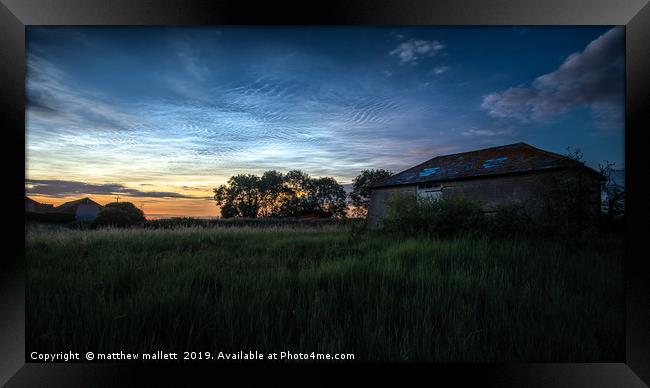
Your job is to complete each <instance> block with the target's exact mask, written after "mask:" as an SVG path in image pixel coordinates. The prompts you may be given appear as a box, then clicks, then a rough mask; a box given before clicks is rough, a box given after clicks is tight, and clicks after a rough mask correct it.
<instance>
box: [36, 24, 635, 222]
mask: <svg viewBox="0 0 650 388" xmlns="http://www.w3.org/2000/svg"><path fill="white" fill-rule="evenodd" d="M624 37H625V36H624V29H623V28H622V27H445V28H442V27H372V28H370V27H218V28H217V27H183V28H175V27H28V30H27V93H28V104H27V111H26V118H27V121H26V177H27V178H26V182H25V187H26V192H27V194H28V195H29V196H30V197H32V198H34V199H36V200H39V201H42V202H45V203H54V204H59V203H62V202H65V201H68V200H71V199H77V198H81V197H83V196H90V197H91V198H93V199H95V200H98V201H99V202H100V203H105V202H109V201H114V200H115V197H116V196H119V197H120V198H121V200H125V201H131V202H133V203H135V204H136V205H138V206H141V207H142V208H143V210H144V211H145V213H146V214H147V216H148V217H150V218H155V217H164V216H180V215H185V216H216V215H218V214H219V212H218V209H217V208H216V206H215V205H214V202H213V201H211V200H210V199H211V197H212V194H213V193H212V189H213V188H214V187H216V186H218V185H219V184H222V183H225V181H226V180H227V179H228V177H230V176H231V175H234V174H237V173H256V174H261V173H262V172H263V171H265V170H270V169H275V170H279V171H288V170H291V169H301V170H303V171H305V172H307V173H309V174H310V175H312V176H332V177H335V178H336V179H337V180H338V181H339V182H340V183H344V184H346V183H350V182H351V181H352V179H353V178H354V177H355V176H356V175H357V174H358V173H359V172H360V171H361V170H363V169H368V168H385V169H389V170H392V171H394V172H399V171H402V170H404V169H406V168H409V167H411V166H413V165H415V164H417V163H420V162H423V161H425V160H427V159H430V158H432V157H434V156H437V155H443V154H450V153H456V152H462V151H468V150H472V149H479V148H486V147H491V146H497V145H503V144H509V143H514V142H518V141H524V142H527V143H529V144H531V145H533V146H536V147H539V148H543V149H546V150H549V151H554V152H557V153H563V154H564V153H566V152H567V147H571V148H572V149H575V148H580V149H581V150H582V152H583V154H584V158H585V160H586V161H587V163H588V165H590V166H592V167H597V166H598V164H599V163H603V162H604V161H606V160H607V161H611V162H615V163H616V166H617V167H619V168H623V167H624V165H623V163H624V61H625V52H624Z"/></svg>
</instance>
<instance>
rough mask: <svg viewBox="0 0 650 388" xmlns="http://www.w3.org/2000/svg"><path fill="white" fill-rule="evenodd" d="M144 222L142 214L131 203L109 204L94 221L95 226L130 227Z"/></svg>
mask: <svg viewBox="0 0 650 388" xmlns="http://www.w3.org/2000/svg"><path fill="white" fill-rule="evenodd" d="M144 221H145V218H144V212H143V211H142V210H140V209H138V208H137V207H135V205H134V204H132V203H131V202H111V203H109V204H107V205H106V206H104V208H103V209H102V210H101V211H100V212H99V215H98V216H97V218H96V219H95V222H94V225H95V226H116V227H124V226H132V225H137V224H140V223H142V222H144Z"/></svg>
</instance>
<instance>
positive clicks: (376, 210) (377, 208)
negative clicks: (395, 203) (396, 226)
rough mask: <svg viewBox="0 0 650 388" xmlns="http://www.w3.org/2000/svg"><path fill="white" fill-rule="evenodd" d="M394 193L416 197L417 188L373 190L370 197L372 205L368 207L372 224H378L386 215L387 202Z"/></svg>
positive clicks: (402, 187) (401, 187)
mask: <svg viewBox="0 0 650 388" xmlns="http://www.w3.org/2000/svg"><path fill="white" fill-rule="evenodd" d="M393 193H404V194H410V195H415V193H416V186H415V185H413V186H398V187H388V188H380V189H373V190H372V195H371V196H370V205H369V206H368V220H369V221H370V223H372V224H377V222H379V220H380V219H381V218H382V217H383V216H385V215H386V212H387V211H388V206H387V205H386V201H387V200H388V198H389V197H390V196H391V195H392V194H393Z"/></svg>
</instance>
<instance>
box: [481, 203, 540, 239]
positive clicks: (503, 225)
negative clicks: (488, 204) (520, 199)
mask: <svg viewBox="0 0 650 388" xmlns="http://www.w3.org/2000/svg"><path fill="white" fill-rule="evenodd" d="M488 221H489V229H490V232H491V234H493V235H496V236H498V237H512V236H519V235H528V234H531V233H534V232H537V233H539V232H541V230H540V227H539V225H537V224H535V223H534V222H533V220H532V218H531V217H530V215H529V214H528V212H527V211H526V208H525V206H524V205H523V204H512V205H501V206H499V207H497V208H496V209H495V211H494V213H493V214H492V215H491V217H490V218H489V219H488Z"/></svg>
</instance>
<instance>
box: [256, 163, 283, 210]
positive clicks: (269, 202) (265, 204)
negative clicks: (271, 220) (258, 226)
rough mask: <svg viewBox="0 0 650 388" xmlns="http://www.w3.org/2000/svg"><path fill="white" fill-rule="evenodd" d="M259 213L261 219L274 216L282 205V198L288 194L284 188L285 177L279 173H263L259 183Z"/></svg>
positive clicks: (271, 171) (273, 171)
mask: <svg viewBox="0 0 650 388" xmlns="http://www.w3.org/2000/svg"><path fill="white" fill-rule="evenodd" d="M259 191H260V209H259V210H260V211H259V215H260V216H262V217H272V216H276V215H277V214H278V213H279V211H280V206H281V205H282V198H283V197H284V196H285V195H286V194H287V193H288V192H289V190H288V189H287V188H286V187H285V177H284V175H283V174H282V173H281V172H278V171H275V170H270V171H266V172H264V174H262V177H261V178H260V181H259Z"/></svg>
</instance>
